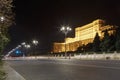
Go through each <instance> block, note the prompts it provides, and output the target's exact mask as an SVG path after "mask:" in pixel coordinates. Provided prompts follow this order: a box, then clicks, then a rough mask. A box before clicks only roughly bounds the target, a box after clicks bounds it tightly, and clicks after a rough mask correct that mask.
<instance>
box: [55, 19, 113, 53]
mask: <svg viewBox="0 0 120 80" xmlns="http://www.w3.org/2000/svg"><path fill="white" fill-rule="evenodd" d="M105 30H108V33H109V35H111V34H113V33H114V31H115V30H114V26H111V25H106V24H105V21H104V20H101V19H97V20H95V21H93V22H92V23H89V24H87V25H84V26H81V27H77V28H75V37H74V38H66V39H65V41H66V51H76V50H77V48H78V47H80V46H82V45H86V44H88V43H92V42H93V40H94V37H95V35H96V33H98V35H99V36H100V38H101V39H102V38H103V37H104V31H105ZM53 52H54V53H59V52H65V42H63V43H57V42H55V43H54V45H53Z"/></svg>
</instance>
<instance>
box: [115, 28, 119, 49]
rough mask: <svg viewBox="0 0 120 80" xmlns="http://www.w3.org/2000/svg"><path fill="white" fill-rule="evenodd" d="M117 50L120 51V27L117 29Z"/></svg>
mask: <svg viewBox="0 0 120 80" xmlns="http://www.w3.org/2000/svg"><path fill="white" fill-rule="evenodd" d="M115 48H116V51H120V27H117V29H116V43H115Z"/></svg>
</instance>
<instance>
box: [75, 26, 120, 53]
mask: <svg viewBox="0 0 120 80" xmlns="http://www.w3.org/2000/svg"><path fill="white" fill-rule="evenodd" d="M108 31H109V30H105V31H104V37H103V38H102V39H100V37H99V35H98V33H96V36H95V38H94V40H93V43H88V44H87V45H82V46H80V47H79V48H78V49H77V52H81V53H83V52H96V53H97V52H106V53H108V52H111V51H117V52H119V51H120V27H116V31H115V33H114V34H111V35H110V34H109V33H108Z"/></svg>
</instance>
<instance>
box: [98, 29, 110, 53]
mask: <svg viewBox="0 0 120 80" xmlns="http://www.w3.org/2000/svg"><path fill="white" fill-rule="evenodd" d="M100 48H101V51H102V52H108V51H109V49H110V36H109V33H108V31H107V30H105V32H104V38H103V39H102V41H101V44H100Z"/></svg>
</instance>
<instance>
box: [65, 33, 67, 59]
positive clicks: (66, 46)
mask: <svg viewBox="0 0 120 80" xmlns="http://www.w3.org/2000/svg"><path fill="white" fill-rule="evenodd" d="M66 36H67V32H65V39H66ZM66 47H67V46H66V40H65V59H67V51H66Z"/></svg>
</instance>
